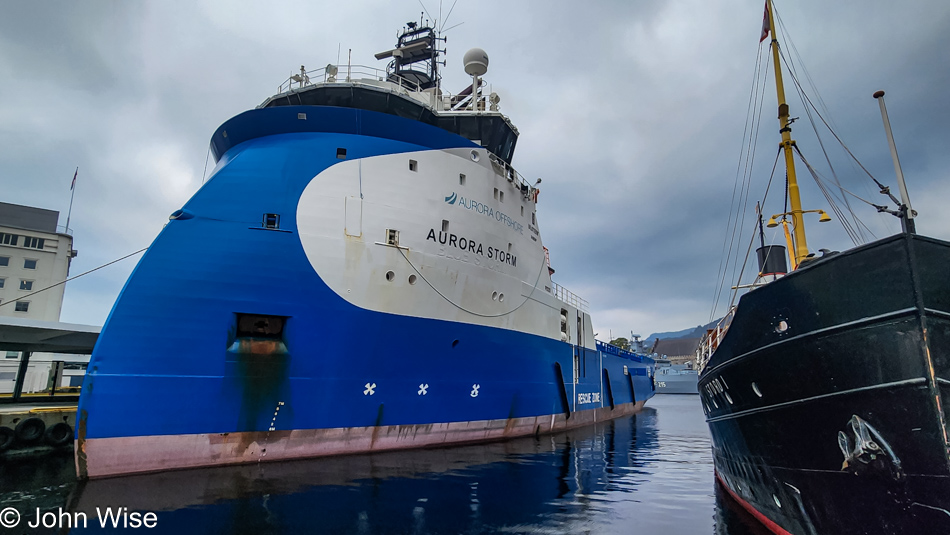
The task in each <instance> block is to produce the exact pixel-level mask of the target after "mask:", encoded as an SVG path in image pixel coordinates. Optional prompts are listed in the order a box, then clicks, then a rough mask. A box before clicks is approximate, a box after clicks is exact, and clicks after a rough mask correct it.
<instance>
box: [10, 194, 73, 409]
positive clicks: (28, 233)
mask: <svg viewBox="0 0 950 535" xmlns="http://www.w3.org/2000/svg"><path fill="white" fill-rule="evenodd" d="M58 224H59V212H56V211H54V210H45V209H42V208H34V207H31V206H21V205H18V204H10V203H5V202H0V316H10V317H13V318H19V319H22V320H27V321H28V322H32V321H34V320H36V321H40V322H58V321H59V315H60V312H61V311H62V309H63V292H64V291H65V288H66V285H65V284H59V285H58V286H55V287H53V288H50V289H48V290H45V291H42V292H39V290H43V289H44V288H47V287H50V286H53V285H54V284H57V283H61V282H63V281H65V280H66V278H67V277H68V276H69V264H70V261H71V260H72V259H73V258H75V257H76V255H77V252H76V250H75V249H73V238H72V236H71V235H69V233H68V231H67V229H65V228H64V227H60V226H58ZM37 292H38V293H37ZM4 357H5V358H4ZM20 361H21V355H20V353H19V352H16V351H3V352H0V397H6V396H9V395H10V394H11V393H12V392H13V391H14V382H15V379H16V375H17V370H18V368H19V365H20ZM88 361H89V356H88V355H84V356H79V355H63V354H57V353H34V354H32V355H31V358H30V360H29V364H28V370H27V372H26V376H25V377H24V384H23V387H22V389H23V393H24V394H27V395H32V396H38V395H45V394H43V393H44V392H50V394H53V393H54V392H53V389H54V388H55V389H56V390H57V391H62V390H63V389H65V390H67V391H69V390H70V389H71V388H75V387H78V385H79V384H80V383H81V381H82V375H83V374H84V370H85V367H86V363H87V362H88ZM56 393H59V392H56Z"/></svg>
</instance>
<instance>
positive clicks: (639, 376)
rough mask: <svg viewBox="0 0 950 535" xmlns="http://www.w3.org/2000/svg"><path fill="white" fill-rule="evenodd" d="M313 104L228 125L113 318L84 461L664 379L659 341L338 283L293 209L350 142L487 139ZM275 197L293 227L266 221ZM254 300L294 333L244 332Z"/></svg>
mask: <svg viewBox="0 0 950 535" xmlns="http://www.w3.org/2000/svg"><path fill="white" fill-rule="evenodd" d="M305 110H306V113H307V114H309V116H310V118H311V119H310V120H308V121H306V123H304V122H303V121H298V120H297V114H298V113H299V112H300V108H297V107H283V108H276V109H260V110H254V111H251V112H247V113H245V114H242V115H240V116H238V117H236V118H234V119H232V120H231V121H229V122H228V123H225V125H223V126H222V127H221V128H220V129H219V130H218V132H217V133H216V134H215V142H216V143H218V142H221V143H218V145H217V146H216V150H217V151H221V154H220V156H221V159H220V161H219V163H218V167H217V169H216V172H215V173H214V175H213V176H212V178H211V179H210V180H209V181H208V182H207V183H206V184H205V185H204V186H203V187H202V188H201V189H200V190H199V191H198V192H197V193H196V194H195V195H194V197H193V198H192V199H191V200H189V201H188V203H187V204H186V205H185V206H184V207H183V209H182V211H181V212H179V213H178V218H177V219H174V220H171V221H169V222H168V224H167V225H166V227H165V228H164V229H163V230H162V232H161V233H160V234H159V236H158V237H157V238H156V240H155V242H154V243H153V244H152V246H151V247H150V248H149V250H148V251H147V252H146V253H145V255H144V257H143V258H142V259H141V261H140V262H139V264H138V266H137V267H136V268H135V270H134V272H133V273H132V275H131V276H130V278H129V280H128V282H127V283H126V285H125V287H124V288H123V290H122V292H121V294H120V296H119V298H118V300H117V302H116V304H115V306H114V308H113V310H112V312H111V314H110V316H109V318H108V320H107V322H106V324H105V325H104V327H103V329H102V334H101V335H100V337H99V341H98V344H97V345H96V348H95V351H94V353H93V355H92V359H91V362H90V365H89V371H88V374H87V376H86V379H85V383H84V385H83V389H82V396H81V399H80V402H79V423H78V429H77V448H76V452H77V466H78V471H79V474H80V476H81V477H101V476H109V475H117V474H124V473H134V472H148V471H156V470H165V469H169V468H184V467H194V466H205V465H216V464H232V463H241V462H256V461H260V460H273V459H286V458H295V457H310V456H316V455H329V454H339V453H354V452H358V451H367V450H377V449H396V448H402V447H418V446H431V445H437V444H444V443H451V442H472V441H479V440H494V439H499V438H503V437H506V436H515V435H524V434H533V433H540V432H551V431H555V430H560V429H564V428H568V427H574V426H577V425H583V424H584V423H587V422H592V421H594V420H598V419H604V418H608V417H614V416H620V415H623V414H629V413H631V412H634V411H636V410H637V409H638V408H639V407H642V405H643V402H644V401H646V400H647V399H648V398H649V397H650V396H652V395H653V391H654V387H653V383H652V377H651V371H652V370H651V365H652V361H651V360H650V359H648V358H641V357H637V356H635V355H632V354H621V353H617V354H611V353H610V352H605V351H599V350H591V349H587V348H584V347H579V346H576V345H572V344H570V343H566V342H562V341H559V340H556V339H553V338H549V337H544V336H538V335H536V334H530V333H525V332H519V331H517V330H512V329H505V328H497V327H490V326H485V325H477V324H471V323H465V322H459V321H447V320H440V319H433V318H425V317H413V316H406V315H399V314H390V313H383V312H378V311H373V310H368V309H365V308H361V307H358V306H354V305H353V304H351V303H350V302H348V301H347V300H346V299H344V298H342V297H341V296H340V295H338V294H337V293H336V292H334V291H333V290H332V289H331V288H329V287H328V286H327V284H326V283H325V282H324V280H322V279H321V277H320V276H319V275H318V273H317V272H316V271H315V270H314V268H313V266H312V265H311V263H310V262H309V261H308V258H307V255H306V253H305V251H304V249H303V247H302V245H301V239H300V237H299V232H298V229H297V223H296V218H295V217H294V215H295V214H296V210H297V207H298V201H299V199H300V197H301V194H302V192H303V191H304V189H305V188H306V187H307V185H308V184H309V183H310V182H311V180H313V179H314V177H316V176H318V175H319V174H320V173H321V172H323V171H324V170H326V169H327V168H329V167H331V166H333V165H335V164H337V163H339V161H340V160H339V159H338V158H337V157H336V156H335V154H336V149H337V147H340V146H344V145H345V146H346V147H347V150H348V155H347V158H348V159H357V158H369V157H373V156H378V155H386V154H398V153H404V152H416V151H431V150H442V149H446V148H453V147H469V146H472V144H471V142H470V141H468V140H466V139H464V138H461V137H459V136H456V135H454V134H451V133H448V132H445V131H443V130H440V129H438V128H435V127H431V126H428V125H424V124H420V123H418V122H415V121H410V120H406V119H401V118H399V117H394V116H391V115H385V114H381V113H374V112H369V111H362V110H353V109H346V110H341V109H334V108H319V107H313V106H308V107H305ZM300 123H303V124H300ZM307 128H310V129H311V130H306V129H307ZM222 133H224V134H225V135H224V136H222V135H221V134H222ZM224 140H227V141H224ZM264 213H276V214H281V215H282V219H281V225H280V228H279V229H277V230H271V229H265V228H261V224H260V217H261V214H264ZM239 314H256V315H266V316H274V317H282V318H286V322H285V324H284V330H283V338H282V343H283V344H284V346H285V348H286V350H285V351H276V352H270V353H267V354H260V353H255V352H253V351H251V352H248V351H242V350H241V349H240V346H241V342H242V341H241V340H239V339H238V336H237V334H238V333H237V330H238V329H237V324H236V317H237V315H239ZM575 355H576V356H577V357H579V358H578V361H579V362H582V363H583V366H582V368H581V369H580V370H578V372H579V373H578V379H577V380H576V381H575V380H574V377H572V369H573V367H574V361H575ZM268 449H270V451H268Z"/></svg>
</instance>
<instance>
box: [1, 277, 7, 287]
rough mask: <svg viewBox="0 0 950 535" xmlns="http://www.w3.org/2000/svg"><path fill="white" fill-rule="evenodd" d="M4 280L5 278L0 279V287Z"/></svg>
mask: <svg viewBox="0 0 950 535" xmlns="http://www.w3.org/2000/svg"><path fill="white" fill-rule="evenodd" d="M5 280H7V279H0V288H3V281H5Z"/></svg>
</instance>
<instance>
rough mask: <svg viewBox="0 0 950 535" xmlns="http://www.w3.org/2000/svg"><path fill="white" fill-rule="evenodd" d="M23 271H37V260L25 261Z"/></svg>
mask: <svg viewBox="0 0 950 535" xmlns="http://www.w3.org/2000/svg"><path fill="white" fill-rule="evenodd" d="M23 269H36V260H32V259H30V258H27V259H26V260H24V261H23Z"/></svg>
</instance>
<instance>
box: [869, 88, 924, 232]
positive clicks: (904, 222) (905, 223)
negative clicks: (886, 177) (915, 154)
mask: <svg viewBox="0 0 950 535" xmlns="http://www.w3.org/2000/svg"><path fill="white" fill-rule="evenodd" d="M872 96H873V97H874V98H875V99H877V102H878V104H880V105H881V117H882V118H883V119H884V132H885V133H887V144H888V145H889V146H890V147H891V158H892V159H893V160H894V172H895V173H897V186H898V187H899V188H900V192H901V206H900V209H899V210H900V218H901V227H903V229H904V232H906V233H908V234H914V233H915V232H916V230H917V229H916V228H915V225H914V209H913V208H911V206H910V196H909V195H908V194H907V184H905V183H904V172H903V171H901V161H900V160H899V159H898V158H897V145H895V144H894V134H892V133H891V122H890V121H889V120H888V119H887V108H886V107H884V92H883V91H875V93H874V94H873V95H872Z"/></svg>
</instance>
